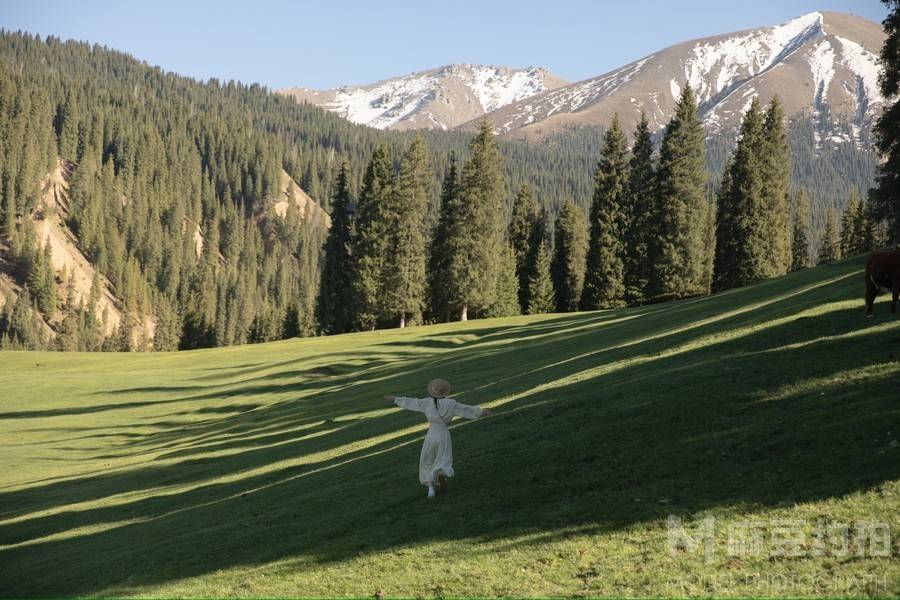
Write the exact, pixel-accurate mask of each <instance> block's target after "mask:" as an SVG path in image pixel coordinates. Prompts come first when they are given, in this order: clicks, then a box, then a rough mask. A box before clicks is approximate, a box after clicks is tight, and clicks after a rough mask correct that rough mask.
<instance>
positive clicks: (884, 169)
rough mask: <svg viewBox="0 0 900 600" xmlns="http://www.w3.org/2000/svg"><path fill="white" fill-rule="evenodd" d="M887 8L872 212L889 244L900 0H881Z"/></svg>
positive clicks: (895, 181)
mask: <svg viewBox="0 0 900 600" xmlns="http://www.w3.org/2000/svg"><path fill="white" fill-rule="evenodd" d="M882 1H883V2H884V4H885V5H886V6H887V7H888V10H889V11H890V12H889V13H888V16H887V17H885V19H884V21H882V25H883V26H884V32H885V33H886V34H887V37H886V38H885V40H884V46H882V48H881V67H882V72H881V75H880V79H879V85H880V87H881V95H882V96H884V98H885V107H884V110H883V112H882V113H881V116H880V117H879V119H878V123H877V124H876V126H875V137H876V140H877V142H876V147H877V148H878V152H879V153H880V154H881V157H882V158H883V162H882V163H881V164H880V165H879V166H878V177H877V187H875V188H874V189H872V190H871V192H870V195H871V198H872V207H873V215H874V217H875V218H876V219H879V220H883V221H886V222H887V225H888V237H889V240H888V241H889V242H890V243H894V244H896V243H900V0H882Z"/></svg>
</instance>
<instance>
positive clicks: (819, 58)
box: [809, 40, 834, 109]
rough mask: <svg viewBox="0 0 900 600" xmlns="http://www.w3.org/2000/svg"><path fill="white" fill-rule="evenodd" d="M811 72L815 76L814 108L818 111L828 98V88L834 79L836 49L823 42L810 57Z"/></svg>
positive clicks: (826, 41) (825, 41)
mask: <svg viewBox="0 0 900 600" xmlns="http://www.w3.org/2000/svg"><path fill="white" fill-rule="evenodd" d="M809 70H810V71H812V75H813V106H814V107H815V108H816V109H818V108H819V107H820V106H822V104H823V103H824V102H825V101H826V99H827V98H828V86H829V85H830V84H831V80H832V78H834V48H832V47H831V42H829V41H828V40H822V41H821V42H820V43H819V44H817V45H816V47H815V48H814V49H813V51H812V53H811V54H810V56H809Z"/></svg>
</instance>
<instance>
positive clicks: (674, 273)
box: [648, 85, 710, 298]
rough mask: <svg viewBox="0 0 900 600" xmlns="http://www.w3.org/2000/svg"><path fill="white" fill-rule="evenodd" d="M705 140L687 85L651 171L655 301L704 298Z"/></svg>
mask: <svg viewBox="0 0 900 600" xmlns="http://www.w3.org/2000/svg"><path fill="white" fill-rule="evenodd" d="M705 139H706V134H705V132H704V129H703V124H702V123H701V121H700V117H699V113H698V109H697V100H696V97H695V95H694V92H693V90H692V89H691V87H690V86H689V85H685V86H684V90H683V91H682V92H681V96H680V97H679V99H678V101H677V102H676V104H675V114H674V116H673V117H672V119H671V120H670V121H669V123H668V125H667V126H666V130H665V133H664V135H663V141H662V145H661V147H660V154H659V167H658V169H657V177H656V180H657V189H658V200H657V204H656V207H655V211H654V213H655V214H654V217H655V219H654V220H655V222H656V223H657V226H656V227H655V228H654V229H655V232H654V235H653V238H652V243H651V255H652V256H653V264H654V272H653V275H652V277H651V280H650V284H649V286H648V288H649V290H650V295H651V296H652V297H656V298H679V297H684V296H692V295H697V294H703V293H707V292H708V291H709V289H708V287H707V284H706V282H707V280H708V275H707V260H708V254H707V253H708V252H710V249H708V248H707V247H706V241H707V231H706V230H707V213H708V211H709V207H708V206H707V201H706V164H705V158H706V156H705V155H706V143H705Z"/></svg>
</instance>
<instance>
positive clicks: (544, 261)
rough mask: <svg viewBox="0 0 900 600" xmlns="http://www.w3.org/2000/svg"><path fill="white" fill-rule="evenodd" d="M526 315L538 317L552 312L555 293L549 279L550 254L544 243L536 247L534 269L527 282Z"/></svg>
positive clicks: (551, 280) (551, 281)
mask: <svg viewBox="0 0 900 600" xmlns="http://www.w3.org/2000/svg"><path fill="white" fill-rule="evenodd" d="M528 293H529V297H528V314H530V315H538V314H543V313H548V312H553V308H554V306H555V304H556V293H555V292H554V290H553V279H552V278H551V277H550V252H549V250H547V244H546V243H545V242H544V241H541V243H540V244H539V245H538V251H537V255H536V258H535V261H534V268H533V269H532V272H531V276H530V278H529V280H528Z"/></svg>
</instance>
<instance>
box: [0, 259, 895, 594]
mask: <svg viewBox="0 0 900 600" xmlns="http://www.w3.org/2000/svg"><path fill="white" fill-rule="evenodd" d="M860 269H861V261H860V260H859V259H856V260H852V261H849V262H844V263H841V264H838V265H834V266H829V267H824V268H818V269H814V270H811V271H807V272H804V273H800V274H796V275H792V276H789V277H787V278H783V279H779V280H776V281H771V282H767V283H765V284H762V285H758V286H755V287H752V288H749V289H744V290H737V291H733V292H730V293H726V294H720V295H717V296H714V297H710V298H705V299H700V300H694V301H685V302H679V303H674V304H668V305H658V306H651V307H644V308H638V309H628V310H621V311H616V312H598V313H584V314H576V315H547V316H542V317H521V318H515V319H506V320H488V321H478V322H470V323H457V324H452V325H446V326H434V327H422V328H413V329H408V330H406V331H397V330H394V331H385V332H374V333H364V334H354V335H347V336H337V337H332V338H318V339H309V340H292V341H286V342H279V343H273V344H266V345H259V346H246V347H239V348H225V349H217V350H208V351H198V352H190V353H181V354H169V355H166V354H156V355H98V354H95V355H87V354H51V353H41V354H37V353H6V354H2V355H0V389H2V390H3V393H2V396H0V464H2V465H3V468H2V469H0V565H2V568H0V594H3V595H20V596H21V595H57V596H58V595H62V594H65V595H71V594H78V595H94V594H107V595H108V594H119V595H129V594H142V595H147V594H153V595H160V594H164V595H191V596H197V595H199V596H219V595H245V596H246V595H251V596H259V595H307V596H310V595H312V596H314V595H332V596H333V595H343V594H352V595H358V596H371V595H372V594H374V593H375V592H376V591H378V590H383V591H384V592H385V593H386V594H387V595H389V596H394V595H402V596H437V595H452V596H464V595H475V594H477V595H504V594H507V595H509V594H512V595H541V596H547V595H552V596H559V595H577V594H589V595H596V594H619V595H623V594H624V595H647V594H652V595H662V594H680V595H684V594H710V593H712V594H716V595H728V594H753V595H757V596H759V595H768V596H773V595H804V594H832V595H833V594H866V593H870V594H871V593H877V594H880V595H884V594H888V593H893V594H898V593H900V583H898V580H900V566H898V562H900V561H897V559H896V557H897V555H898V542H900V517H898V515H900V448H897V447H896V446H897V444H896V442H893V440H896V439H897V438H900V405H898V382H900V361H898V353H900V316H898V317H893V316H891V315H889V314H888V313H887V306H886V304H885V303H884V302H883V301H882V302H880V303H879V304H878V306H877V307H876V311H877V314H876V317H875V318H873V319H866V318H864V316H863V312H862V299H861V292H862V290H861V287H862V282H861V275H860ZM438 375H440V376H443V377H446V378H448V379H450V380H451V381H452V382H453V384H454V388H455V390H457V391H458V394H457V397H458V398H459V399H460V400H461V401H463V402H467V403H473V404H486V405H489V406H492V407H495V409H496V413H497V414H496V416H495V417H493V418H490V419H483V420H479V421H475V422H468V423H465V424H461V425H459V426H457V427H456V428H455V429H454V434H453V435H454V445H455V450H456V459H457V460H456V463H457V471H458V474H457V477H455V478H454V479H453V480H452V481H451V492H450V494H449V495H448V496H445V497H442V498H439V499H438V500H437V501H434V502H428V501H426V500H425V498H424V494H423V490H422V488H421V487H420V486H419V485H418V482H417V478H416V472H417V459H418V452H419V444H420V440H421V437H422V434H423V431H424V428H423V426H422V424H421V423H420V420H419V418H418V417H419V415H416V414H413V413H404V412H401V411H399V410H397V409H394V408H391V407H390V406H388V405H387V404H386V403H385V402H384V401H383V400H382V399H381V397H382V395H384V394H386V393H391V392H397V393H403V394H407V395H413V394H418V393H420V392H422V390H423V389H424V384H425V382H426V380H427V379H429V378H430V377H433V376H438ZM892 442H893V443H892ZM669 514H676V515H680V516H682V517H683V518H685V519H695V518H700V517H703V516H708V515H712V516H715V517H716V518H717V519H719V521H718V523H719V527H721V528H724V527H726V526H727V525H728V524H733V523H738V522H740V521H742V520H746V519H754V520H758V519H769V518H776V519H783V518H789V519H815V518H819V517H824V518H827V519H833V520H836V521H847V522H853V521H857V520H876V521H882V522H886V523H889V524H890V525H891V527H892V531H893V537H894V538H895V539H894V541H893V544H894V547H893V558H892V559H891V558H857V557H843V558H842V557H838V556H830V557H824V558H809V557H806V558H792V559H787V558H779V559H772V558H770V557H769V556H767V555H764V556H760V557H753V556H749V557H748V556H743V557H731V556H728V555H727V553H726V552H725V551H724V548H725V546H724V537H723V536H724V529H719V528H717V535H718V536H719V538H720V539H719V540H718V546H717V548H718V551H717V552H716V554H715V556H714V557H713V559H712V561H711V562H706V561H705V560H704V558H703V556H702V555H701V554H699V553H691V552H682V553H679V554H678V556H676V557H674V558H673V557H670V556H669V554H668V553H667V551H666V528H665V523H666V517H667V515H669ZM759 576H762V579H760V578H758V577H759ZM872 576H874V577H875V578H874V579H871V577H872ZM770 577H771V579H769V578H770ZM854 577H862V578H863V579H854ZM866 577H869V578H870V580H868V583H865V578H866ZM861 581H863V583H860V582H861Z"/></svg>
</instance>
